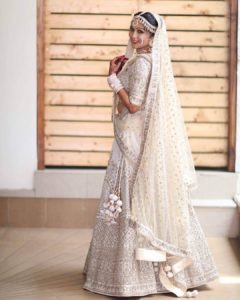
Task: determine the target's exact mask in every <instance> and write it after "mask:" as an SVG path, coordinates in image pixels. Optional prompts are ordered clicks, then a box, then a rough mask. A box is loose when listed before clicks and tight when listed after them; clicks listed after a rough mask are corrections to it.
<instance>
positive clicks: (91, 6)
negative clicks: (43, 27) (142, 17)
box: [47, 0, 227, 15]
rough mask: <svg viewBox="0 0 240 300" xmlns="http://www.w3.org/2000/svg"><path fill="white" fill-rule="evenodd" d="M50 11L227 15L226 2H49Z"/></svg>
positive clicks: (106, 0) (56, 0)
mask: <svg viewBox="0 0 240 300" xmlns="http://www.w3.org/2000/svg"><path fill="white" fill-rule="evenodd" d="M47 9H48V11H51V12H57V13H90V14H93V13H94V14H97V13H98V14H99V13H100V14H108V13H110V14H129V13H132V12H133V11H134V12H136V11H144V10H145V11H154V12H156V13H159V14H169V15H181V14H183V15H225V14H226V11H227V2H226V1H207V3H206V2H205V1H169V0H167V1H164V0H162V1H161V5H160V4H159V0H151V1H149V0H140V1H133V0H124V1H112V0H88V1H79V0H69V1H65V0H48V8H47Z"/></svg>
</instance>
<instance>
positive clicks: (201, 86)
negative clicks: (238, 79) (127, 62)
mask: <svg viewBox="0 0 240 300" xmlns="http://www.w3.org/2000/svg"><path fill="white" fill-rule="evenodd" d="M176 83H177V87H178V91H180V92H186V91H189V92H227V89H228V81H227V79H224V78H176ZM45 87H46V88H47V89H59V90H85V89H86V88H87V89H88V90H91V91H95V90H98V91H107V90H110V89H109V86H108V84H107V81H106V77H103V76H91V77H88V76H46V82H45Z"/></svg>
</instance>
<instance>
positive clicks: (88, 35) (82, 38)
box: [46, 29, 228, 47]
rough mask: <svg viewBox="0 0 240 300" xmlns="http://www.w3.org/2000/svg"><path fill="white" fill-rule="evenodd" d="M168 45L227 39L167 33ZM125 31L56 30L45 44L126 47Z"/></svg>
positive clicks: (49, 33) (210, 43) (215, 35)
mask: <svg viewBox="0 0 240 300" xmlns="http://www.w3.org/2000/svg"><path fill="white" fill-rule="evenodd" d="M168 38H169V45H171V46H173V45H184V46H186V45H193V46H205V47H206V46H215V47H216V46H225V47H226V46H227V45H228V39H227V36H226V34H225V33H224V32H218V31H214V32H211V31H199V32H198V34H196V32H192V31H185V32H182V31H169V32H168ZM127 40H128V32H127V31H121V30H119V31H117V30H116V31H114V32H113V31H112V30H70V29H64V30H57V29H52V30H49V31H47V33H46V42H47V43H53V44H94V45H98V44H100V45H108V44H111V45H113V44H114V45H126V44H127Z"/></svg>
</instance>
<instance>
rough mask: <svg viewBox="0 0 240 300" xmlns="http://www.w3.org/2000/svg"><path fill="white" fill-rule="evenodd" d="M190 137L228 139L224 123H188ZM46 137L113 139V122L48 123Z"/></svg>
mask: <svg viewBox="0 0 240 300" xmlns="http://www.w3.org/2000/svg"><path fill="white" fill-rule="evenodd" d="M186 129H187V134H188V136H189V137H212V138H216V137H217V138H225V137H227V130H228V126H227V124H224V123H191V122H189V123H188V122H187V123H186ZM45 132H46V135H62V136H91V137H92V136H98V137H100V136H101V137H113V127H112V123H111V122H97V123H94V122H63V121H62V122H61V121H57V122H56V121H55V122H54V121H46V127H45Z"/></svg>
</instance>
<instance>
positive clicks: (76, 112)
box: [45, 106, 228, 123]
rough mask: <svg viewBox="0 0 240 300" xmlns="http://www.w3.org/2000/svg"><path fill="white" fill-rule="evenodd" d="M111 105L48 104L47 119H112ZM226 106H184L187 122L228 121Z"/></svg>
mask: <svg viewBox="0 0 240 300" xmlns="http://www.w3.org/2000/svg"><path fill="white" fill-rule="evenodd" d="M111 111H112V110H111V108H110V107H76V106H75V107H72V106H70V107H69V106H47V107H46V113H45V118H46V120H54V121H56V120H64V121H67V120H68V121H81V120H82V121H95V122H96V121H111ZM227 113H228V111H227V110H226V109H225V108H183V115H184V118H185V121H186V122H209V123H210V122H213V123H215V122H227V115H228V114H227Z"/></svg>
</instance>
